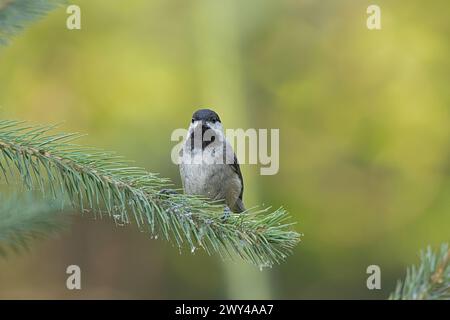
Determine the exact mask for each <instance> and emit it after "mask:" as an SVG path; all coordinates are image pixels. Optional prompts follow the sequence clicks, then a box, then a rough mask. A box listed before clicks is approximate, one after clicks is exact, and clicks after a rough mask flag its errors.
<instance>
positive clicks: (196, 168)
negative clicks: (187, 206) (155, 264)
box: [179, 109, 245, 213]
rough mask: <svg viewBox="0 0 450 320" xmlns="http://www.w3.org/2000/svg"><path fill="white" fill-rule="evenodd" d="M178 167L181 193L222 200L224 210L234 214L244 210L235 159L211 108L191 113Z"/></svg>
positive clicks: (241, 185) (242, 188)
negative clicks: (182, 191) (181, 186)
mask: <svg viewBox="0 0 450 320" xmlns="http://www.w3.org/2000/svg"><path fill="white" fill-rule="evenodd" d="M179 169H180V176H181V181H182V185H183V190H184V193H185V194H189V195H199V196H204V197H206V198H209V199H211V200H214V201H219V202H222V203H224V204H225V205H226V207H225V210H231V211H232V212H234V213H241V212H244V211H245V206H244V202H243V193H244V181H243V178H242V173H241V169H240V166H239V162H238V160H237V157H236V154H235V153H234V151H233V148H232V147H231V145H230V143H229V142H228V141H227V139H226V137H225V134H224V130H223V126H222V122H221V120H220V117H219V115H218V114H217V113H216V112H214V111H213V110H211V109H199V110H197V111H195V112H194V113H193V115H192V120H191V123H190V125H189V129H188V132H187V135H186V139H185V142H184V143H183V145H182V148H181V151H180V161H179ZM228 212H229V211H228Z"/></svg>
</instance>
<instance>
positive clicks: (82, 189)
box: [0, 120, 300, 266]
mask: <svg viewBox="0 0 450 320" xmlns="http://www.w3.org/2000/svg"><path fill="white" fill-rule="evenodd" d="M52 129H53V127H47V126H29V125H27V124H26V123H22V122H18V121H8V120H0V171H1V172H0V174H3V177H4V179H5V181H9V180H12V179H18V180H19V181H22V182H23V184H24V185H25V186H26V187H27V188H29V189H33V188H39V189H40V190H41V191H42V192H43V193H44V194H50V195H52V196H53V197H55V198H56V197H59V196H61V195H67V196H68V197H69V199H70V201H71V203H72V204H73V205H74V206H77V207H79V208H80V209H81V211H90V212H93V213H95V214H97V215H99V216H102V215H103V212H106V213H107V214H108V215H109V216H111V217H114V218H115V220H116V221H120V223H124V224H128V223H131V222H134V223H135V224H136V225H137V226H138V227H139V228H140V229H142V230H146V231H148V232H149V233H150V234H152V235H153V236H158V235H162V236H163V237H164V238H165V239H167V240H173V242H174V243H175V244H176V245H177V246H179V247H183V246H185V245H187V246H188V247H189V248H190V249H191V251H192V252H194V251H195V250H196V249H197V248H203V249H204V250H205V251H206V252H207V253H208V254H211V253H214V252H216V253H219V254H220V256H222V257H223V258H225V257H230V256H234V255H238V256H240V257H241V258H242V259H244V260H246V261H249V262H251V263H253V264H255V265H258V266H270V265H272V264H274V263H280V262H281V261H282V260H284V259H285V258H286V256H287V255H288V254H289V253H290V251H291V250H292V248H293V247H294V246H295V244H296V243H297V242H298V241H299V238H300V237H299V234H298V233H297V232H295V231H292V230H290V226H291V225H292V223H289V222H287V218H288V216H287V212H286V211H285V210H284V209H282V208H279V209H277V210H275V211H273V212H269V209H264V210H250V211H248V212H245V213H243V214H231V215H230V216H229V217H227V218H226V219H223V206H222V205H221V204H219V203H213V202H211V201H207V200H206V199H201V198H199V197H195V196H188V195H184V194H181V193H176V192H175V193H174V192H165V190H166V189H167V188H170V187H171V185H170V183H169V181H168V180H167V179H164V178H160V177H158V176H157V175H156V174H153V173H148V172H146V171H145V170H144V169H142V168H138V167H134V166H130V165H129V164H128V162H126V161H124V160H123V158H121V157H119V156H117V155H115V154H113V153H111V152H105V151H101V150H97V149H93V148H86V147H81V146H79V145H77V144H73V143H72V141H73V140H74V139H76V138H78V137H80V135H79V134H63V133H59V134H50V131H51V130H52ZM131 218H132V219H131Z"/></svg>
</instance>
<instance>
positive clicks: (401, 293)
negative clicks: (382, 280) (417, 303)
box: [390, 243, 450, 300]
mask: <svg viewBox="0 0 450 320" xmlns="http://www.w3.org/2000/svg"><path fill="white" fill-rule="evenodd" d="M390 299H391V300H448V299H450V249H449V246H448V243H444V244H442V245H441V248H440V250H439V251H438V252H436V253H434V252H433V251H432V250H431V248H430V247H428V248H427V250H426V251H424V252H421V254H420V265H419V266H411V267H410V268H408V269H407V271H406V278H405V280H404V281H403V282H402V281H399V282H398V283H397V287H396V289H395V291H394V292H393V293H392V294H391V296H390Z"/></svg>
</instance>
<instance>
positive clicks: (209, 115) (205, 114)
mask: <svg viewBox="0 0 450 320" xmlns="http://www.w3.org/2000/svg"><path fill="white" fill-rule="evenodd" d="M192 120H193V121H208V122H221V121H220V118H219V115H218V114H217V113H215V112H214V111H212V110H210V109H199V110H197V111H195V112H194V114H193V115H192Z"/></svg>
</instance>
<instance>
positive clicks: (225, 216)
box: [221, 206, 231, 220]
mask: <svg viewBox="0 0 450 320" xmlns="http://www.w3.org/2000/svg"><path fill="white" fill-rule="evenodd" d="M230 215H231V210H230V208H229V207H228V206H225V208H224V209H223V216H222V218H221V219H222V220H227V219H228V218H229V217H230Z"/></svg>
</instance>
